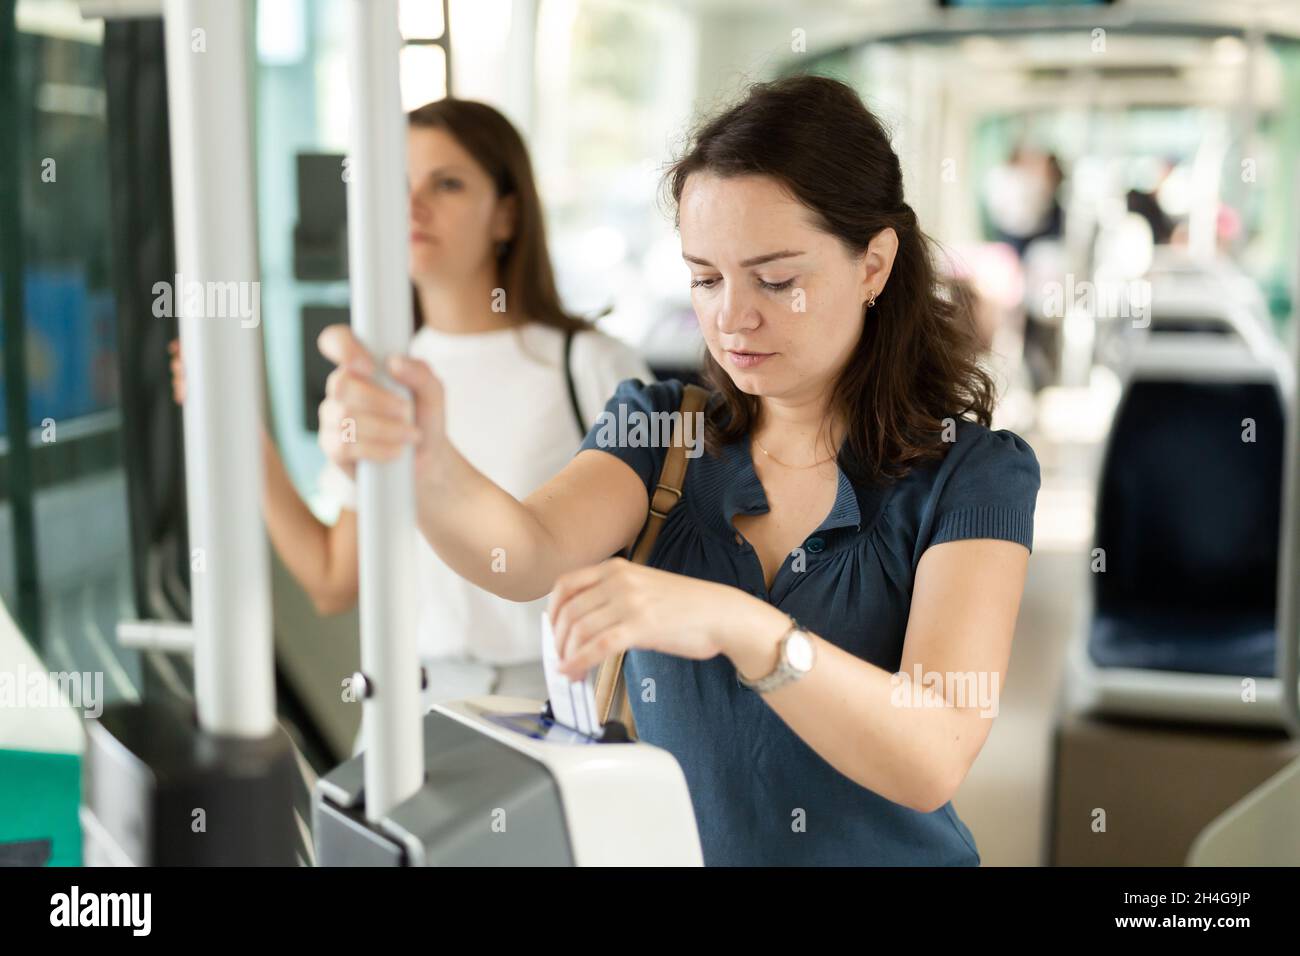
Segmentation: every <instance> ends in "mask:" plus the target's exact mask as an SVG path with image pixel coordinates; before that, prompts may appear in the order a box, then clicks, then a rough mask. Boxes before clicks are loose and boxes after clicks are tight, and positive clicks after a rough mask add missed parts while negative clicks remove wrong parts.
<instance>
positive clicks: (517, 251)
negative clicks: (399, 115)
mask: <svg viewBox="0 0 1300 956" xmlns="http://www.w3.org/2000/svg"><path fill="white" fill-rule="evenodd" d="M406 117H407V123H408V124H409V125H410V126H411V127H412V128H414V129H441V130H444V131H446V132H447V133H449V134H450V135H451V136H452V137H453V138H454V139H455V140H456V142H458V143H459V144H460V145H461V146H462V147H463V148H464V150H465V152H467V153H469V154H470V156H472V157H473V158H474V161H475V162H476V163H478V164H479V166H481V167H482V168H483V170H484V171H485V172H486V173H487V174H488V176H489V177H490V178H491V179H492V182H493V183H494V184H495V186H496V193H497V196H498V197H505V196H511V195H513V196H514V197H515V203H516V215H515V234H514V235H513V236H512V237H511V238H510V239H509V240H508V241H507V242H506V243H505V244H504V248H503V249H502V250H499V251H498V254H497V276H498V280H497V281H498V282H499V283H500V287H501V288H503V289H505V291H506V302H508V303H509V308H510V310H511V311H517V312H518V314H520V315H523V316H526V317H527V318H529V319H531V320H533V321H536V322H541V323H542V324H544V325H550V326H553V327H555V328H558V329H562V330H564V331H575V332H577V331H581V330H583V329H588V328H591V324H590V323H589V322H587V321H586V320H585V319H582V318H579V317H578V316H575V315H572V314H570V313H569V312H567V311H566V310H565V308H564V306H563V305H562V304H561V302H560V294H559V292H558V290H557V289H556V287H555V272H554V271H553V270H552V268H551V255H550V252H549V251H548V250H547V247H546V226H545V221H544V220H543V218H542V203H541V200H540V199H539V198H538V196H537V183H536V181H535V180H534V178H533V166H532V163H531V162H530V161H529V159H528V148H527V147H526V146H524V141H523V139H522V138H521V137H520V135H519V132H518V131H517V130H516V129H515V128H514V126H513V125H512V124H511V122H510V120H508V119H506V118H505V116H503V115H502V114H501V113H500V112H499V111H498V110H496V109H494V108H493V107H491V106H488V105H487V104H486V103H479V102H476V101H474V100H458V99H453V98H451V97H448V98H446V99H442V100H436V101H434V102H432V103H426V104H425V105H423V106H421V107H419V108H418V109H415V110H412V111H411V112H410V113H407V114H406ZM414 291H415V290H414V286H412V293H414ZM413 298H414V310H415V331H417V332H418V331H420V327H421V326H422V325H423V324H424V316H423V315H422V313H421V311H420V297H419V296H418V295H413Z"/></svg>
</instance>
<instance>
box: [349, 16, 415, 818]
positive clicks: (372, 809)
mask: <svg viewBox="0 0 1300 956" xmlns="http://www.w3.org/2000/svg"><path fill="white" fill-rule="evenodd" d="M348 6H349V23H348V34H349V36H348V62H349V66H350V72H351V80H352V83H351V87H352V89H351V92H352V103H351V116H352V124H351V134H350V136H351V138H350V142H349V155H350V160H351V162H350V166H349V169H350V174H349V176H348V257H349V262H350V265H349V274H350V277H351V284H352V327H353V331H354V332H355V333H356V336H357V338H358V339H360V341H361V342H362V344H364V345H365V346H366V348H367V349H369V351H370V354H371V355H373V356H374V357H375V358H376V360H377V362H378V364H379V366H380V368H381V372H380V373H379V376H380V378H381V379H382V380H384V381H385V384H387V385H389V386H390V387H397V386H395V385H394V384H393V382H392V381H391V380H390V379H388V378H387V375H386V374H385V373H384V372H383V371H382V367H383V362H384V360H385V359H387V358H388V357H389V356H391V355H394V354H398V353H404V352H405V351H406V349H407V346H408V345H409V343H410V338H411V280H410V277H409V271H408V257H409V251H408V246H407V232H408V231H409V230H408V226H407V222H408V215H407V202H408V199H407V191H406V189H407V187H406V117H405V116H404V114H403V113H402V102H401V90H400V83H399V75H398V56H399V54H400V51H401V35H400V33H399V29H398V21H397V0H349V4H348ZM357 491H358V509H357V523H358V524H357V529H358V535H359V567H360V582H359V584H360V616H361V670H362V673H363V674H364V675H365V677H366V685H367V686H366V694H365V696H364V697H363V698H362V706H363V708H365V710H364V724H363V726H364V727H365V729H366V739H365V747H366V759H365V795H366V796H365V800H366V818H367V819H368V820H371V821H375V820H378V819H380V818H381V817H383V816H385V815H386V814H387V813H388V811H389V810H391V809H392V807H393V806H395V805H396V804H398V803H400V802H401V801H402V800H404V799H406V798H407V797H408V796H410V795H411V794H413V793H414V792H415V791H416V790H418V789H419V787H420V785H421V783H422V782H423V780H424V739H423V724H422V722H421V716H420V678H419V667H420V661H419V654H418V651H417V648H416V642H415V627H414V624H415V614H414V607H415V605H414V586H415V579H414V572H413V564H414V553H413V551H414V539H413V535H414V534H415V530H414V529H415V527H416V522H415V489H414V476H413V474H412V462H411V452H410V450H409V449H408V450H407V451H406V452H405V453H404V454H403V455H402V456H401V458H399V459H398V460H396V461H393V462H387V463H378V462H361V463H360V464H359V465H358V466H357Z"/></svg>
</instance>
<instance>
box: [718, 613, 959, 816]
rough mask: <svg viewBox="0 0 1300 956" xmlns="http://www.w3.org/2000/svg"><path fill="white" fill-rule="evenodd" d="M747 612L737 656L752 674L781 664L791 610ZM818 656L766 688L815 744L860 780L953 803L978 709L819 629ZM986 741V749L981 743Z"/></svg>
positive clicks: (888, 792)
mask: <svg viewBox="0 0 1300 956" xmlns="http://www.w3.org/2000/svg"><path fill="white" fill-rule="evenodd" d="M761 603H762V607H758V606H757V605H755V606H753V611H754V614H752V615H741V614H737V615H736V616H735V617H734V618H733V620H734V621H735V624H736V630H735V636H734V637H732V638H731V639H730V641H729V643H728V644H727V647H728V650H727V656H728V657H729V658H730V659H731V661H732V663H733V664H735V665H736V668H737V669H738V670H739V671H740V672H741V673H742V674H744V675H745V676H746V677H749V678H757V677H759V676H761V675H763V674H765V673H768V672H770V671H771V669H772V668H773V667H774V666H775V665H776V659H777V642H778V641H779V640H780V638H781V637H782V636H783V635H784V633H785V631H786V630H787V629H788V627H789V623H790V622H789V618H787V617H786V615H785V614H784V613H783V612H781V611H779V610H777V609H776V608H775V607H772V606H771V605H768V604H767V603H766V602H761ZM813 640H814V642H815V643H816V650H817V660H816V664H815V665H814V667H813V669H812V670H811V671H810V672H809V673H808V674H807V675H805V676H804V677H802V678H800V679H799V680H797V681H795V682H793V683H791V684H787V685H786V686H784V687H782V688H780V689H778V690H775V691H772V692H770V693H768V694H766V695H764V696H765V699H766V700H767V703H768V704H769V705H770V706H771V707H772V709H773V710H775V711H776V712H777V714H779V715H780V717H781V719H782V720H784V721H785V722H786V724H787V725H788V726H789V727H790V729H791V730H793V731H794V732H795V733H796V734H798V735H799V736H800V737H801V738H802V739H803V740H804V742H805V743H807V744H808V745H809V746H810V747H812V748H813V750H815V751H817V753H818V754H819V755H821V756H822V758H824V759H825V760H826V761H827V762H828V763H829V764H831V766H833V767H835V769H837V770H839V771H840V773H842V774H844V775H845V776H846V777H849V778H850V779H851V780H854V781H855V782H857V783H859V784H861V785H862V786H864V787H866V788H867V789H869V790H871V791H873V792H875V793H878V794H880V795H881V796H883V797H885V798H886V799H888V800H892V801H894V802H895V803H899V804H902V805H904V806H908V807H912V808H913V809H916V810H921V811H925V812H929V811H932V810H935V809H937V808H938V807H940V806H942V805H943V804H944V803H946V802H947V801H948V800H949V799H950V797H951V795H952V794H953V793H954V792H955V791H956V789H957V787H958V785H959V784H960V783H961V778H962V777H964V776H965V772H966V769H967V768H968V767H969V760H968V759H967V758H968V755H969V753H970V751H971V743H972V740H971V739H970V738H971V736H972V732H971V726H970V724H971V721H972V720H979V719H984V718H980V717H979V716H978V712H974V711H971V710H970V709H969V708H957V707H953V706H951V705H948V704H947V703H946V702H945V701H944V700H943V698H942V696H941V695H937V694H932V693H928V692H922V690H921V689H918V690H917V691H915V693H914V692H913V690H912V688H911V685H910V681H907V680H906V679H905V678H904V677H903V676H902V675H900V677H898V678H895V676H894V675H892V674H890V673H889V672H888V671H886V670H884V669H883V668H880V667H877V666H875V665H874V664H871V663H869V662H867V661H864V660H862V659H861V658H859V657H856V656H855V655H853V654H850V653H848V652H847V651H845V650H843V649H841V648H839V647H837V646H835V645H834V644H831V643H830V642H829V641H826V640H824V639H823V638H820V637H817V636H816V635H814V638H813ZM976 749H978V748H977V747H976Z"/></svg>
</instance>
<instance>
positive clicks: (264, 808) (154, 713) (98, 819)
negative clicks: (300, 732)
mask: <svg viewBox="0 0 1300 956" xmlns="http://www.w3.org/2000/svg"><path fill="white" fill-rule="evenodd" d="M296 772H297V768H296V767H295V765H294V758H293V746H292V744H291V743H290V741H289V738H288V737H287V736H286V735H285V733H284V731H283V730H281V729H279V728H277V729H276V731H275V733H273V734H272V735H270V736H269V737H266V738H263V739H258V740H248V739H243V738H234V737H218V736H214V735H212V734H208V733H206V732H204V731H202V730H200V729H199V728H198V726H197V722H196V720H195V718H194V714H193V712H192V711H190V712H187V711H186V710H184V709H181V708H180V707H178V706H176V705H175V704H163V703H158V702H146V703H140V704H117V705H114V706H111V707H109V708H106V709H105V711H104V713H103V714H102V715H101V716H100V718H99V719H98V720H94V721H90V722H89V723H88V725H87V743H86V760H85V771H84V775H83V780H82V801H83V811H82V825H83V833H84V837H85V841H84V847H83V857H84V859H85V863H86V865H87V866H104V865H107V866H292V865H294V864H295V862H296V858H295V853H294V848H295V845H296V842H295V830H294V828H295V825H296V824H295V822H294V816H293V780H294V774H295V773H296Z"/></svg>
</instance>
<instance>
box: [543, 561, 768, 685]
mask: <svg viewBox="0 0 1300 956" xmlns="http://www.w3.org/2000/svg"><path fill="white" fill-rule="evenodd" d="M756 606H758V607H761V608H763V609H766V610H768V611H771V610H772V608H770V606H769V605H767V604H766V603H765V602H762V601H759V600H758V599H757V598H754V597H751V596H750V595H748V594H746V593H745V592H744V591H741V590H740V589H738V588H733V587H729V586H727V585H725V584H718V583H716V582H713V581H701V580H699V579H698V578H692V577H687V576H686V575H683V574H673V573H672V572H670V571H660V570H658V569H657V568H648V567H645V566H644V565H640V564H633V563H632V562H631V561H628V560H627V559H626V558H610V559H608V560H606V561H602V562H601V563H600V564H594V565H591V566H590V567H586V568H580V569H579V570H577V571H571V572H569V573H568V574H563V575H561V576H560V577H559V578H558V579H557V580H556V582H555V588H554V589H553V590H552V591H551V600H550V604H549V606H548V608H547V613H548V614H550V616H551V626H552V629H553V630H554V631H555V641H556V647H557V649H558V650H559V654H560V672H561V673H563V674H564V675H565V676H566V677H568V678H569V679H570V680H580V679H581V678H582V677H583V676H584V675H585V674H586V673H587V671H588V670H589V669H590V668H592V667H594V666H596V665H597V664H599V663H600V662H601V661H602V660H604V659H605V658H606V657H608V656H610V655H611V654H617V653H618V652H619V651H625V650H628V649H629V648H638V649H640V650H651V651H660V652H662V653H664V654H673V655H675V656H677V657H686V658H690V659H692V660H708V659H709V658H711V657H716V656H717V655H718V654H726V653H728V652H729V650H730V644H731V640H732V638H733V636H735V635H736V634H738V633H743V632H744V628H745V627H746V622H752V621H753V620H754V618H755V615H754V614H753V613H752V612H753V611H754V610H755V607H756ZM778 613H779V612H778Z"/></svg>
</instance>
